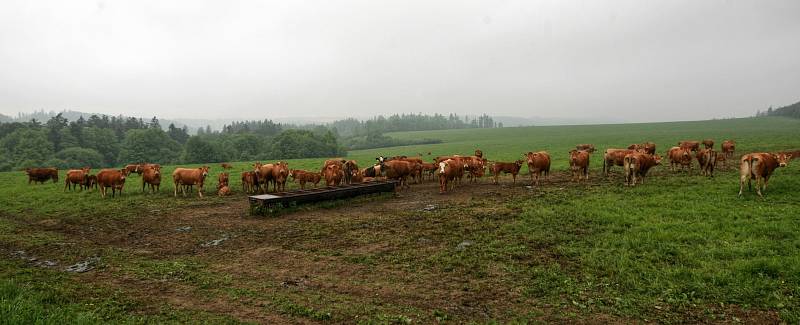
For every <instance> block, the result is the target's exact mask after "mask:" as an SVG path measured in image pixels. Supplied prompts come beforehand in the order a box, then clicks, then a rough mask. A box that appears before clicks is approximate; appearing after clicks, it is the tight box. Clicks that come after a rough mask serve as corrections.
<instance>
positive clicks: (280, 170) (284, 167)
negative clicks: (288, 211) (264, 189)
mask: <svg viewBox="0 0 800 325" xmlns="http://www.w3.org/2000/svg"><path fill="white" fill-rule="evenodd" d="M288 178H289V164H288V163H286V162H285V161H279V162H277V163H275V166H274V167H273V168H272V190H273V191H275V192H283V191H285V190H286V180H287V179H288Z"/></svg>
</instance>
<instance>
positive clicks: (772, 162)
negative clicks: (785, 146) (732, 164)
mask: <svg viewBox="0 0 800 325" xmlns="http://www.w3.org/2000/svg"><path fill="white" fill-rule="evenodd" d="M790 159H792V155H791V154H786V153H765V152H761V153H751V154H747V155H744V156H742V159H741V165H740V168H741V169H740V170H739V171H740V173H739V196H742V191H744V183H745V182H746V183H747V188H748V189H752V187H751V185H750V179H751V178H755V180H756V193H758V196H760V197H763V195H761V191H762V185H761V182H762V181H763V190H764V191H766V190H767V184H768V183H769V177H770V176H772V173H773V172H774V171H775V169H777V168H778V167H786V164H788V163H789V160H790Z"/></svg>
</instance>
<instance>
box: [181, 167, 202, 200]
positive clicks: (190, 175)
mask: <svg viewBox="0 0 800 325" xmlns="http://www.w3.org/2000/svg"><path fill="white" fill-rule="evenodd" d="M208 170H209V167H208V166H203V167H198V168H175V170H174V171H173V172H172V182H173V183H174V184H175V192H174V196H178V187H179V186H193V185H197V195H198V196H200V197H201V198H202V197H203V185H204V183H205V181H206V177H208ZM181 193H183V196H186V190H185V189H184V188H183V187H181Z"/></svg>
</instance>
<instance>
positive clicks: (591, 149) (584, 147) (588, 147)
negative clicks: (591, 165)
mask: <svg viewBox="0 0 800 325" xmlns="http://www.w3.org/2000/svg"><path fill="white" fill-rule="evenodd" d="M575 150H578V151H580V150H584V151H587V152H589V153H593V152H595V151H597V149H595V148H594V145H593V144H589V143H584V144H579V145H576V146H575Z"/></svg>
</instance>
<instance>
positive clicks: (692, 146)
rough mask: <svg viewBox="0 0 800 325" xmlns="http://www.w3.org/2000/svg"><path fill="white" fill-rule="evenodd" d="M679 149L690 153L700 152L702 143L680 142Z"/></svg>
mask: <svg viewBox="0 0 800 325" xmlns="http://www.w3.org/2000/svg"><path fill="white" fill-rule="evenodd" d="M678 147H680V148H683V149H689V151H692V152H697V151H698V150H700V141H688V140H685V141H680V142H678Z"/></svg>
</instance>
